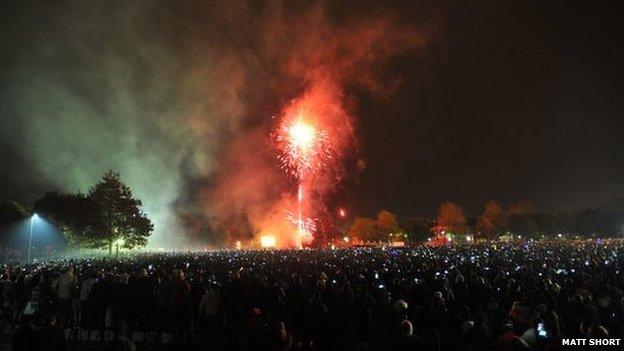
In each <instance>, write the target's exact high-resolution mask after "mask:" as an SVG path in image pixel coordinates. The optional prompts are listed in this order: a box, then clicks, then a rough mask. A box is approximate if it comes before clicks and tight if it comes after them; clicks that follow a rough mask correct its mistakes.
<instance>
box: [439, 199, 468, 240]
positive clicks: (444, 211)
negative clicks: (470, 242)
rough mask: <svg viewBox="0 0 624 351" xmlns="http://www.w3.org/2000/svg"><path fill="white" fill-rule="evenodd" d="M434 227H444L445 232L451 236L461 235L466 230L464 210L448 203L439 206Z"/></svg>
mask: <svg viewBox="0 0 624 351" xmlns="http://www.w3.org/2000/svg"><path fill="white" fill-rule="evenodd" d="M436 225H437V226H438V227H444V228H445V230H446V231H447V232H449V233H452V234H463V233H465V232H466V231H467V230H468V227H467V226H466V216H465V215H464V210H462V208H461V206H459V205H457V204H455V203H453V202H450V201H446V202H443V203H442V204H441V205H440V210H439V211H438V217H437V218H436Z"/></svg>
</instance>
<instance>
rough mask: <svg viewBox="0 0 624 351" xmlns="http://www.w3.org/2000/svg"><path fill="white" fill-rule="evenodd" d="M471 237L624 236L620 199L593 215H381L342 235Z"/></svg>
mask: <svg viewBox="0 0 624 351" xmlns="http://www.w3.org/2000/svg"><path fill="white" fill-rule="evenodd" d="M436 231H437V232H441V231H444V232H445V233H448V234H454V235H465V234H472V235H473V236H474V238H475V239H486V240H494V239H498V238H499V237H501V236H503V235H515V236H521V237H525V238H534V239H538V238H542V237H554V236H558V235H559V234H561V235H565V236H579V237H622V236H624V199H622V198H618V199H614V200H612V201H610V202H609V203H607V204H605V205H603V206H600V207H598V208H595V209H587V210H584V211H580V212H577V213H555V214H552V213H543V212H536V211H535V209H534V207H533V205H532V204H531V203H529V202H526V201H525V202H519V203H515V204H512V205H510V206H509V207H507V208H504V207H503V206H502V205H501V204H500V203H499V202H497V201H495V200H490V201H488V202H487V203H486V204H485V207H484V210H483V212H482V213H481V215H480V216H479V217H477V218H467V217H466V215H465V213H464V211H463V209H462V207H461V206H460V205H458V204H456V203H453V202H450V201H446V202H443V203H442V204H441V205H440V208H439V210H438V213H437V216H436V217H435V218H432V217H417V218H412V219H409V220H407V221H406V222H405V223H403V224H399V223H398V222H397V220H396V216H395V215H393V214H392V213H390V212H388V211H385V210H384V211H381V212H380V213H379V214H378V216H377V218H376V219H370V218H362V217H358V218H355V219H354V221H353V224H352V225H351V226H350V227H349V229H348V230H347V235H349V236H350V237H354V238H359V239H361V240H363V241H394V240H399V239H401V240H406V241H408V242H422V241H426V240H427V239H428V238H431V237H432V236H434V235H435V233H436Z"/></svg>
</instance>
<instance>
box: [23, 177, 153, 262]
mask: <svg viewBox="0 0 624 351" xmlns="http://www.w3.org/2000/svg"><path fill="white" fill-rule="evenodd" d="M141 205H142V203H141V200H139V199H136V198H134V197H133V195H132V191H131V190H130V188H129V187H128V186H127V185H126V184H124V183H123V182H122V181H121V179H120V176H119V173H116V172H113V171H109V172H107V173H105V174H104V175H103V176H102V179H101V180H100V182H99V183H97V184H96V185H94V186H93V187H92V188H91V189H90V190H89V193H88V194H87V195H84V194H81V193H78V194H64V193H59V192H51V193H46V194H45V195H44V196H43V197H42V198H40V199H39V200H37V201H35V204H34V208H35V211H36V212H38V213H40V214H42V215H43V216H45V217H46V218H49V219H50V220H52V221H53V222H54V223H55V224H56V225H57V226H59V228H61V230H62V231H63V233H64V234H65V236H66V237H67V238H68V240H69V241H70V243H73V244H76V245H82V246H86V247H91V248H108V250H109V252H110V251H111V250H112V247H113V245H114V244H115V243H116V244H118V245H120V246H122V247H124V248H127V249H131V248H135V247H140V246H144V245H146V244H147V238H148V237H149V235H150V234H151V232H152V230H153V224H152V222H151V221H150V219H149V218H147V216H146V215H145V213H144V212H143V211H142V209H141Z"/></svg>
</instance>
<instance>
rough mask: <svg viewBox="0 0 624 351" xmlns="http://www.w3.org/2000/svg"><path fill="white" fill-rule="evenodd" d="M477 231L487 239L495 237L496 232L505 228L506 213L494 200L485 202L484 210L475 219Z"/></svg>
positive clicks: (500, 231)
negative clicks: (476, 219)
mask: <svg viewBox="0 0 624 351" xmlns="http://www.w3.org/2000/svg"><path fill="white" fill-rule="evenodd" d="M476 229H477V231H479V232H480V233H482V234H483V235H484V236H485V237H486V238H487V239H495V238H496V237H497V236H498V234H500V233H503V232H505V231H506V230H507V214H506V213H505V210H504V209H503V207H502V206H501V205H500V204H499V203H498V202H496V201H494V200H490V201H488V202H487V203H486V204H485V210H484V211H483V214H482V215H481V217H479V220H478V221H477V227H476Z"/></svg>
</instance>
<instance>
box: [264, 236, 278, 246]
mask: <svg viewBox="0 0 624 351" xmlns="http://www.w3.org/2000/svg"><path fill="white" fill-rule="evenodd" d="M276 244H277V241H276V240H275V237H274V236H273V235H263V236H261V237H260V246H261V247H264V248H271V247H275V245H276Z"/></svg>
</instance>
